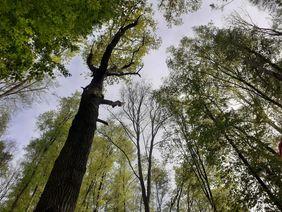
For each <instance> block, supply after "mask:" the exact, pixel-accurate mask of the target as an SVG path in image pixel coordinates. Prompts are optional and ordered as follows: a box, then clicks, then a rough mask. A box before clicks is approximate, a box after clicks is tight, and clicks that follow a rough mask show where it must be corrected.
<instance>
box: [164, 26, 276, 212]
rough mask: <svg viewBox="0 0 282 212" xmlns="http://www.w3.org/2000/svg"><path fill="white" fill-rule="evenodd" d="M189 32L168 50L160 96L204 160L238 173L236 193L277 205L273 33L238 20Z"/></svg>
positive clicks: (253, 201) (227, 173) (225, 173)
mask: <svg viewBox="0 0 282 212" xmlns="http://www.w3.org/2000/svg"><path fill="white" fill-rule="evenodd" d="M236 30H239V31H236ZM195 31H196V33H197V35H196V37H195V38H187V37H186V38H184V39H183V40H182V41H181V44H180V46H179V47H178V48H171V50H170V51H171V54H172V57H171V58H170V59H169V60H168V65H169V67H170V68H171V69H172V72H171V76H170V78H169V80H168V81H167V82H166V84H165V85H164V88H163V96H162V101H163V102H164V104H165V105H166V107H167V108H168V109H169V111H170V112H171V113H172V114H174V119H176V120H177V117H178V116H179V114H180V115H181V116H180V117H183V120H184V124H185V125H186V126H187V128H186V129H185V132H187V133H188V134H187V135H189V139H188V140H189V141H190V142H191V141H192V140H194V139H196V140H195V141H196V144H197V146H198V147H199V148H200V152H202V155H203V156H204V157H203V159H204V161H205V163H207V164H210V165H213V169H214V170H220V171H219V173H221V174H220V175H221V176H226V177H224V178H223V179H224V180H227V182H229V183H230V182H231V180H234V179H236V180H238V182H237V184H238V185H237V186H236V185H235V186H236V187H237V188H236V189H235V190H236V192H235V194H236V193H237V194H236V195H235V196H237V197H235V198H238V197H239V195H240V193H241V194H242V193H243V194H244V195H243V196H244V198H245V199H244V201H245V202H248V207H254V206H255V205H256V206H257V207H258V205H257V204H258V201H257V199H260V200H261V201H262V202H264V203H266V204H265V205H264V206H266V207H268V206H267V204H273V205H275V206H276V207H277V208H279V209H280V208H281V204H280V203H279V196H281V194H280V193H281V189H280V188H281V180H278V179H277V178H276V177H274V176H277V175H279V173H280V172H281V171H280V170H281V164H280V161H279V158H278V155H277V152H276V151H275V150H274V148H276V143H277V136H278V134H277V132H279V133H280V126H279V124H278V123H279V122H278V120H280V116H279V114H280V110H281V107H280V102H281V101H280V100H281V97H280V92H278V90H279V89H280V87H281V86H280V84H281V82H280V80H279V79H278V78H277V76H278V75H279V74H280V69H281V67H280V66H281V64H280V60H281V59H280V56H279V55H280V54H281V52H280V49H279V44H280V40H279V37H278V38H277V37H272V36H269V35H264V36H262V34H261V33H262V32H261V31H260V32H258V33H253V31H244V32H243V31H240V29H238V28H236V27H234V28H232V27H230V29H217V28H215V27H213V26H202V27H198V28H196V29H195ZM238 32H239V33H238ZM269 73H271V74H269ZM273 73H274V74H273ZM276 74H277V75H276ZM274 75H275V76H274ZM168 98H169V100H168ZM176 120H174V121H175V123H176V124H177V125H179V123H177V121H176ZM176 129H177V128H176ZM176 132H177V133H179V130H176ZM215 155H217V156H216V157H215ZM235 158H239V159H240V162H238V161H236V160H235ZM270 161H271V162H270ZM231 164H232V165H231ZM232 166H233V168H232ZM215 167H220V168H218V169H216V168H215ZM273 173H276V174H277V175H276V174H274V175H273ZM230 174H231V175H230ZM231 185H232V184H231ZM250 185H252V190H250V189H249V188H250ZM232 187H233V185H232ZM241 188H244V190H242V189H241ZM229 207H230V206H229ZM232 207H235V206H234V205H233V206H232ZM242 207H243V208H244V206H242ZM269 207H270V208H273V207H274V206H269ZM274 210H275V209H274Z"/></svg>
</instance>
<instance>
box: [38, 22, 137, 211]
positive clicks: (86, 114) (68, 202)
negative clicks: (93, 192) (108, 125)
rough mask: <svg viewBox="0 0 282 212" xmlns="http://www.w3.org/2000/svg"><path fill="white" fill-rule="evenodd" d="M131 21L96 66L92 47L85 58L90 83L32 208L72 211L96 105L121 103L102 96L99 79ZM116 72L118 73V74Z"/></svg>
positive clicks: (87, 151) (90, 137)
mask: <svg viewBox="0 0 282 212" xmlns="http://www.w3.org/2000/svg"><path fill="white" fill-rule="evenodd" d="M139 18H140V17H138V18H137V19H136V20H135V21H134V22H132V23H130V24H128V25H126V26H123V27H121V28H120V29H119V30H118V31H117V32H116V34H115V35H114V36H113V38H112V40H111V42H110V43H109V44H108V45H107V47H106V49H105V52H104V54H103V56H102V58H101V61H100V66H99V68H96V67H94V66H93V64H92V59H93V54H92V49H91V52H90V54H89V56H88V58H87V65H88V67H89V69H90V70H91V71H92V73H93V79H92V81H91V83H90V84H89V85H88V86H87V87H86V88H84V89H83V93H82V96H81V101H80V105H79V109H78V112H77V114H76V116H75V118H74V120H73V122H72V126H71V128H70V130H69V134H68V138H67V140H66V143H65V145H64V147H63V149H62V150H61V152H60V155H59V156H58V158H57V159H56V161H55V164H54V167H53V170H52V172H51V174H50V176H49V179H48V181H47V184H46V186H45V189H44V191H43V193H42V195H41V197H40V200H39V202H38V204H37V207H36V209H35V212H73V211H74V209H75V206H76V202H77V198H78V195H79V190H80V187H81V183H82V179H83V176H84V174H85V171H86V164H87V159H88V155H89V152H90V149H91V145H92V141H93V137H94V132H95V130H96V122H97V121H98V120H99V119H98V113H99V105H100V104H111V105H112V106H113V107H114V106H117V105H118V106H121V102H119V101H117V102H112V101H109V100H104V99H103V94H102V92H103V82H104V79H105V78H106V76H107V69H108V63H109V60H110V58H111V54H112V51H113V50H114V48H115V47H116V45H117V44H118V42H119V40H120V39H121V37H122V36H123V35H124V34H125V32H126V31H127V30H129V29H131V28H134V27H135V26H136V25H137V24H138V20H139ZM119 76H122V74H120V75H119Z"/></svg>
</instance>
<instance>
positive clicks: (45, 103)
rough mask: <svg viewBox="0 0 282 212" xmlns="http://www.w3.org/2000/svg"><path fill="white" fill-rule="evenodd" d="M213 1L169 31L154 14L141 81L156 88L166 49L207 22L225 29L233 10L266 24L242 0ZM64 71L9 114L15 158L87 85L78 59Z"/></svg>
mask: <svg viewBox="0 0 282 212" xmlns="http://www.w3.org/2000/svg"><path fill="white" fill-rule="evenodd" d="M214 1H215V0H211V1H204V3H203V6H202V8H201V9H200V10H199V11H197V12H195V13H192V14H191V13H190V14H187V15H185V16H184V17H183V24H182V25H181V26H174V27H172V28H168V27H167V26H166V23H165V22H164V20H163V18H162V16H161V15H160V14H159V13H156V15H155V16H156V19H157V21H158V31H157V33H158V35H159V36H160V37H161V39H162V45H161V46H160V48H159V49H158V50H155V51H151V52H150V53H149V54H148V55H147V56H146V57H145V58H144V68H143V69H142V71H141V75H142V78H143V79H145V80H148V81H149V82H151V83H152V85H153V87H154V88H158V87H159V86H160V85H161V82H162V80H163V79H164V78H165V77H166V76H167V75H168V73H169V71H168V69H167V67H166V62H165V61H166V58H167V53H166V49H167V47H169V46H171V45H177V44H178V43H179V41H180V39H181V38H182V37H183V36H185V35H186V36H193V29H192V28H193V27H194V26H199V25H205V24H208V23H209V22H213V23H214V24H215V25H217V26H226V25H227V23H226V20H227V17H228V15H230V14H231V13H232V12H234V10H236V11H237V12H239V13H241V14H242V13H243V12H244V11H247V12H248V13H249V15H250V16H251V17H252V20H253V21H254V22H255V23H257V24H259V25H261V26H264V25H266V24H267V23H268V20H267V19H266V18H265V17H266V16H265V13H263V12H262V11H259V10H258V9H257V8H253V7H252V6H251V5H250V4H248V3H247V1H246V0H235V1H233V2H232V3H231V4H229V5H228V6H227V7H226V8H225V9H224V10H223V11H221V10H216V11H215V10H211V8H210V6H209V4H211V3H212V2H214ZM67 67H68V69H69V70H70V72H71V74H72V76H71V77H68V78H60V79H58V82H59V84H60V86H59V87H57V88H53V89H51V90H50V91H47V92H46V94H45V96H44V97H43V99H41V101H40V102H35V103H33V104H32V105H31V107H29V108H24V109H21V110H19V111H17V112H15V113H14V114H13V117H12V119H11V122H10V123H9V128H8V131H7V133H6V138H7V139H9V140H13V141H14V142H15V143H16V153H15V155H16V158H19V157H20V156H22V155H23V147H24V146H26V145H27V144H28V142H29V141H30V140H31V138H35V137H37V136H38V135H39V132H38V131H37V130H36V126H35V123H36V118H37V117H38V115H40V114H41V113H43V112H46V111H48V110H52V109H55V108H56V106H57V101H58V99H59V97H64V96H69V95H70V94H72V93H74V92H75V91H76V90H81V87H85V86H86V85H87V84H88V83H89V82H90V78H88V79H87V78H85V74H83V73H86V72H87V71H88V69H87V67H86V65H85V63H84V62H83V60H82V58H81V57H80V56H76V57H74V58H73V59H72V60H71V61H70V62H69V64H68V65H67ZM133 77H134V78H135V79H137V80H138V78H139V77H137V76H133ZM119 87H120V85H119V86H117V85H114V86H110V87H107V89H106V90H107V92H106V95H105V97H106V98H108V99H112V100H117V99H118V95H119V92H118V90H119ZM54 94H55V95H54ZM101 116H102V117H107V112H106V110H102V111H101Z"/></svg>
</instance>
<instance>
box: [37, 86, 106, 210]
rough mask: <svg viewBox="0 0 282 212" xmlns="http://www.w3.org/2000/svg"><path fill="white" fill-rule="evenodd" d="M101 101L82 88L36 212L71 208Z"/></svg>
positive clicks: (77, 191) (91, 139)
mask: <svg viewBox="0 0 282 212" xmlns="http://www.w3.org/2000/svg"><path fill="white" fill-rule="evenodd" d="M101 92H102V91H100V93H101ZM100 101H101V97H99V96H95V95H93V94H91V92H88V90H84V92H83V94H82V98H81V102H80V106H79V110H78V113H77V115H76V116H75V118H74V120H73V123H72V126H71V128H70V130H69V135H68V138H67V140H66V143H65V145H64V147H63V149H62V151H61V153H60V155H59V157H58V158H57V160H56V161H55V164H54V168H53V170H52V172H51V175H50V177H49V179H48V182H47V184H46V186H45V190H44V192H43V194H42V196H41V198H40V201H39V203H38V205H37V207H36V210H35V211H38V212H44V211H50V212H51V211H52V212H59V211H74V209H75V205H76V201H77V198H78V195H79V190H80V186H81V182H82V179H83V176H84V173H85V171H86V164H87V159H88V155H89V152H90V149H91V144H92V141H93V137H94V132H95V130H96V121H97V119H98V109H99V104H100Z"/></svg>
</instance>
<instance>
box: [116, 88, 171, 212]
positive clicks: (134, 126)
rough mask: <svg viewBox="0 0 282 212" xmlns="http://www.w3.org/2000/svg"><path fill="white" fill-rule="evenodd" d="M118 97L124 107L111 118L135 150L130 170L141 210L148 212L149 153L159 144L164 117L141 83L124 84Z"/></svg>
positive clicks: (150, 155) (150, 177)
mask: <svg viewBox="0 0 282 212" xmlns="http://www.w3.org/2000/svg"><path fill="white" fill-rule="evenodd" d="M121 96H122V101H123V102H126V104H125V106H124V107H123V111H122V113H120V114H119V116H116V115H115V116H114V117H115V118H117V120H118V122H119V123H120V124H121V125H122V126H123V128H124V131H125V133H126V135H127V136H128V139H129V140H130V141H131V142H132V143H133V145H134V147H135V152H136V157H137V161H136V163H137V164H136V166H137V168H136V169H135V168H134V166H133V165H131V168H132V171H133V173H134V174H135V176H136V177H137V179H138V181H139V185H140V188H141V193H142V201H143V206H144V210H145V211H150V203H151V202H150V200H151V199H150V198H151V191H152V169H153V159H154V157H153V151H154V149H155V147H156V146H157V145H158V143H159V141H158V136H159V134H160V130H161V128H162V126H163V124H164V122H165V121H166V116H164V114H163V113H162V110H161V108H160V105H158V104H157V103H156V102H155V101H154V99H153V93H152V90H151V89H150V87H149V86H148V85H146V84H144V83H143V84H140V83H135V84H130V85H128V86H127V88H125V89H123V90H122V92H121ZM129 162H130V163H132V162H131V161H129Z"/></svg>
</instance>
